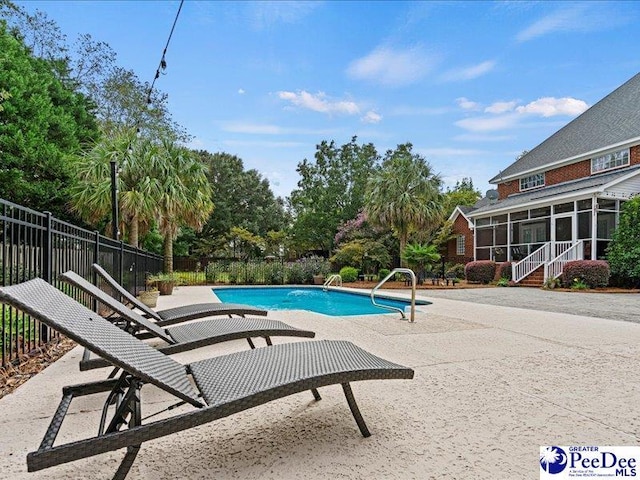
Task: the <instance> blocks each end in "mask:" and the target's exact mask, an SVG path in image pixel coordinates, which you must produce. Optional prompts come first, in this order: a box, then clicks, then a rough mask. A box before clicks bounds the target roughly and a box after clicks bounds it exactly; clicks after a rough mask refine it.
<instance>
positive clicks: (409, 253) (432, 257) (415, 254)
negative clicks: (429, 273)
mask: <svg viewBox="0 0 640 480" xmlns="http://www.w3.org/2000/svg"><path fill="white" fill-rule="evenodd" d="M402 259H403V260H404V261H406V262H407V263H408V264H409V266H410V267H412V268H416V269H417V272H416V273H417V274H418V276H419V277H420V281H422V280H424V274H425V266H426V265H428V264H429V265H430V264H432V263H435V262H437V261H439V260H440V254H439V253H438V247H436V246H435V245H423V244H421V243H409V244H408V245H407V246H406V247H405V249H404V251H403V252H402ZM429 270H431V267H429Z"/></svg>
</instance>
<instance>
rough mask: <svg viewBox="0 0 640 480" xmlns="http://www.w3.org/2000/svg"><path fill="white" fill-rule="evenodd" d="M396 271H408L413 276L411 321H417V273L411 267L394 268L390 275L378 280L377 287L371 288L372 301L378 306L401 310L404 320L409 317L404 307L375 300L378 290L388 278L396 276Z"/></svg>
mask: <svg viewBox="0 0 640 480" xmlns="http://www.w3.org/2000/svg"><path fill="white" fill-rule="evenodd" d="M396 273H406V274H407V275H409V277H410V278H411V316H410V322H412V323H413V322H414V321H415V318H416V274H415V273H413V270H411V269H410V268H394V269H393V270H391V272H390V273H389V275H387V276H386V277H384V278H383V279H382V280H380V281H379V282H378V284H377V285H376V286H375V287H373V289H372V290H371V303H373V304H374V305H375V306H376V307H380V308H386V309H389V310H394V311H396V312H399V313H400V315H402V320H406V319H407V317H406V316H405V314H404V309H402V308H398V307H392V306H391V305H383V304H381V303H376V300H375V294H376V291H377V290H378V289H379V288H380V287H381V286H382V285H383V284H384V283H385V282H386V281H387V280H389V279H390V278H391V277H393V276H395V274H396Z"/></svg>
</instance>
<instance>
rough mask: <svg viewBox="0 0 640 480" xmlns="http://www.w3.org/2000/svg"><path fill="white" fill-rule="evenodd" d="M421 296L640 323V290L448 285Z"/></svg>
mask: <svg viewBox="0 0 640 480" xmlns="http://www.w3.org/2000/svg"><path fill="white" fill-rule="evenodd" d="M418 294H419V295H420V296H421V297H426V298H430V297H433V298H447V299H450V300H460V301H463V302H474V303H481V304H484V305H498V306H502V307H520V308H528V309H531V310H540V311H544V312H554V313H569V314H573V315H583V316H586V317H597V318H607V319H610V320H623V321H626V322H636V323H640V293H591V292H585V291H575V292H558V291H553V290H542V289H540V288H525V287H519V288H470V289H466V288H455V287H453V288H449V289H441V290H428V291H419V292H418Z"/></svg>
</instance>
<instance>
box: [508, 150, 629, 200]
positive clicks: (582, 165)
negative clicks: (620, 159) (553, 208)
mask: <svg viewBox="0 0 640 480" xmlns="http://www.w3.org/2000/svg"><path fill="white" fill-rule="evenodd" d="M629 163H630V165H640V145H636V146H634V147H631V149H630V153H629ZM590 175H591V160H582V161H580V162H577V163H572V164H571V165H565V166H563V167H560V168H554V169H551V170H547V171H546V172H545V175H544V177H545V179H544V180H545V186H546V187H549V186H551V185H555V184H558V183H562V182H568V181H570V180H577V179H579V178H585V177H589V176H590ZM519 191H520V180H519V179H515V180H509V181H508V182H503V183H500V184H498V194H499V198H500V200H502V199H503V198H506V197H508V196H509V195H512V194H514V193H518V192H519Z"/></svg>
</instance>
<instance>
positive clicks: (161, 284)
mask: <svg viewBox="0 0 640 480" xmlns="http://www.w3.org/2000/svg"><path fill="white" fill-rule="evenodd" d="M147 284H148V285H152V286H155V287H156V288H157V289H158V291H159V292H160V295H171V294H172V293H173V287H175V285H176V277H175V275H174V274H173V273H156V274H155V275H150V276H149V278H148V279H147Z"/></svg>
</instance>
